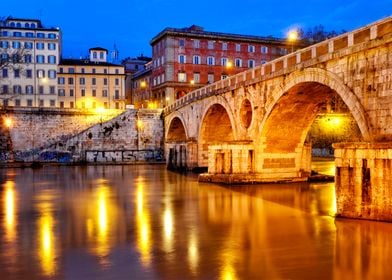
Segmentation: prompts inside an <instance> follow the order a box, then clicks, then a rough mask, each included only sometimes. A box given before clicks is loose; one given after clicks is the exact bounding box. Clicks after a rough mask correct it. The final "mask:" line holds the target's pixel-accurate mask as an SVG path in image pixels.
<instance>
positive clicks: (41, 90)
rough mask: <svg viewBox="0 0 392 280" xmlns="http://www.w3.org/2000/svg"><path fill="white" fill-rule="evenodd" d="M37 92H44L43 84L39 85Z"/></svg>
mask: <svg viewBox="0 0 392 280" xmlns="http://www.w3.org/2000/svg"><path fill="white" fill-rule="evenodd" d="M38 92H39V94H44V86H39V87H38Z"/></svg>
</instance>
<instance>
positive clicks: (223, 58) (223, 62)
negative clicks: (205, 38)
mask: <svg viewBox="0 0 392 280" xmlns="http://www.w3.org/2000/svg"><path fill="white" fill-rule="evenodd" d="M221 65H222V66H226V65H227V58H226V57H222V58H221Z"/></svg>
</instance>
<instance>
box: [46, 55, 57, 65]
mask: <svg viewBox="0 0 392 280" xmlns="http://www.w3.org/2000/svg"><path fill="white" fill-rule="evenodd" d="M48 63H49V64H56V56H55V55H49V56H48Z"/></svg>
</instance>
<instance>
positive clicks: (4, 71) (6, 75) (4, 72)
mask: <svg viewBox="0 0 392 280" xmlns="http://www.w3.org/2000/svg"><path fill="white" fill-rule="evenodd" d="M3 78H8V69H7V68H3Z"/></svg>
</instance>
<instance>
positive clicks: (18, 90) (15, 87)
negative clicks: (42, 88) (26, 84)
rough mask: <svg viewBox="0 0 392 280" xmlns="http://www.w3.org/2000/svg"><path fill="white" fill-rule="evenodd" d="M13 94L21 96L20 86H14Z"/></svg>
mask: <svg viewBox="0 0 392 280" xmlns="http://www.w3.org/2000/svg"><path fill="white" fill-rule="evenodd" d="M14 93H17V94H21V93H22V87H21V86H20V85H14Z"/></svg>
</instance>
